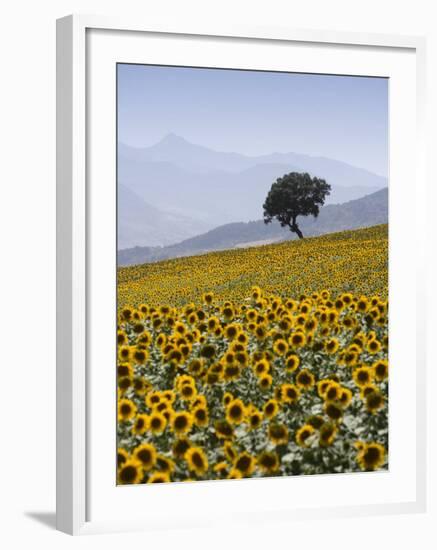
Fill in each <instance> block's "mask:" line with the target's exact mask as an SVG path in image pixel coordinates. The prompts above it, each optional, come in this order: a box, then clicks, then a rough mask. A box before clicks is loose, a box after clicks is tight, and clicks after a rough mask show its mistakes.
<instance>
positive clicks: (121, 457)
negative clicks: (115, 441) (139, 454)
mask: <svg viewBox="0 0 437 550" xmlns="http://www.w3.org/2000/svg"><path fill="white" fill-rule="evenodd" d="M128 458H129V453H128V452H127V451H126V449H122V448H118V449H117V468H120V466H121V465H122V464H124V463H125V462H126V460H127V459H128Z"/></svg>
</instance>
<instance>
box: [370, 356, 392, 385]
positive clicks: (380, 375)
mask: <svg viewBox="0 0 437 550" xmlns="http://www.w3.org/2000/svg"><path fill="white" fill-rule="evenodd" d="M372 370H373V374H374V376H375V378H376V380H378V382H382V381H383V380H386V379H387V378H388V361H387V360H385V359H380V360H379V361H376V362H375V363H373V365H372Z"/></svg>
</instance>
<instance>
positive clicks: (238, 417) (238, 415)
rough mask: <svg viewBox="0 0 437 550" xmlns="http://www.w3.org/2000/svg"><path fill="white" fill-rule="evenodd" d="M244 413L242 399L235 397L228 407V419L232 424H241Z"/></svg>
mask: <svg viewBox="0 0 437 550" xmlns="http://www.w3.org/2000/svg"><path fill="white" fill-rule="evenodd" d="M244 414H245V407H244V403H243V402H242V401H241V399H233V400H232V401H231V402H230V403H229V405H228V406H227V407H226V420H227V421H228V422H229V423H230V424H241V422H242V421H243V420H244Z"/></svg>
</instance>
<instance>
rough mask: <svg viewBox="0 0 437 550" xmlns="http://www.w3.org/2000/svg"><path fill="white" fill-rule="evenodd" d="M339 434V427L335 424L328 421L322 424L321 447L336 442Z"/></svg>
mask: <svg viewBox="0 0 437 550" xmlns="http://www.w3.org/2000/svg"><path fill="white" fill-rule="evenodd" d="M336 434H337V427H336V426H335V424H332V423H330V422H327V423H325V424H322V426H320V431H319V445H320V446H321V447H329V446H330V445H332V444H333V443H334V439H335V436H336Z"/></svg>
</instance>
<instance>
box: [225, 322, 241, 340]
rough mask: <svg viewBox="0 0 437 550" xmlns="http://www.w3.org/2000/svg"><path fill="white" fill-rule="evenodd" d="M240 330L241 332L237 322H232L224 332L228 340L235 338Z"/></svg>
mask: <svg viewBox="0 0 437 550" xmlns="http://www.w3.org/2000/svg"><path fill="white" fill-rule="evenodd" d="M239 332H240V327H239V325H237V324H235V323H231V324H229V325H227V326H226V328H225V330H224V334H225V336H226V338H227V339H228V340H233V339H234V338H236V337H237V336H238V333H239Z"/></svg>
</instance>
